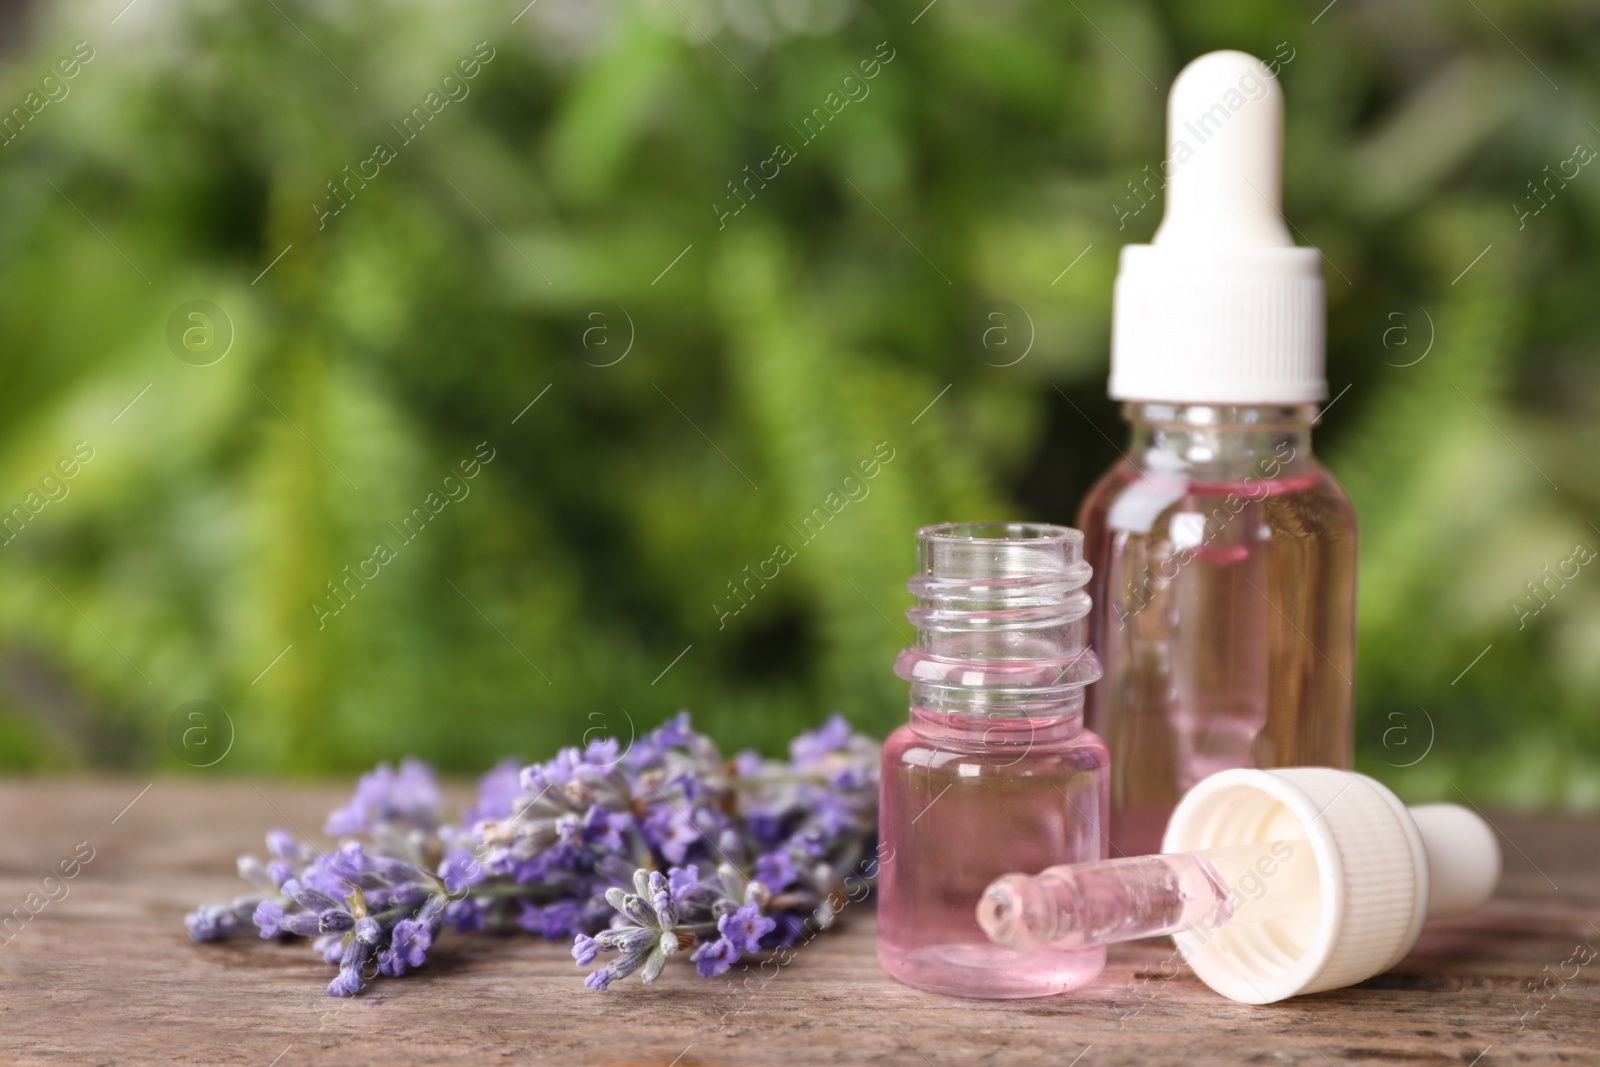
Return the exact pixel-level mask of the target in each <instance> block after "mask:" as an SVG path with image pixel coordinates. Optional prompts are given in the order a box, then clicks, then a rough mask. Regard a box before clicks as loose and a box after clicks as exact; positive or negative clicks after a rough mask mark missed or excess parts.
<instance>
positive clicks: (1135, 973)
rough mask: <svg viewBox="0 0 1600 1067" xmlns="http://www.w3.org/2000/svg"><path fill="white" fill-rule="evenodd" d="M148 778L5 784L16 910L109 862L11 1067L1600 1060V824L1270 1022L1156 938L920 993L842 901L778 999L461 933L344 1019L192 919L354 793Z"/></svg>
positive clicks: (11, 900)
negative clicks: (75, 868) (249, 854)
mask: <svg viewBox="0 0 1600 1067" xmlns="http://www.w3.org/2000/svg"><path fill="white" fill-rule="evenodd" d="M145 786H146V782H145V781H143V780H140V781H115V782H106V781H98V780H97V781H22V782H10V783H4V784H0V826H3V827H4V828H5V830H4V839H3V841H0V916H3V915H4V914H6V913H9V912H10V911H11V909H12V908H15V907H21V906H23V903H24V901H25V899H26V898H27V895H28V894H29V893H30V892H40V893H41V895H42V890H41V884H40V883H41V881H42V880H43V878H44V876H45V875H46V874H47V873H48V872H49V871H50V870H51V869H52V868H53V867H54V866H55V865H56V864H57V863H58V862H59V861H60V860H62V859H64V858H67V857H70V856H71V855H72V854H73V850H74V847H75V846H76V845H77V844H78V843H79V842H85V841H86V842H88V843H89V845H90V846H91V847H92V848H93V849H94V858H93V859H92V860H90V861H89V862H88V864H87V865H85V866H84V868H83V870H82V871H81V873H80V874H79V875H78V876H77V877H76V878H74V879H72V880H71V881H70V882H68V883H66V884H67V886H68V893H67V895H66V896H65V897H64V898H62V899H60V900H58V901H55V902H50V903H48V904H46V905H45V906H44V907H43V909H42V910H41V911H40V912H39V914H38V915H37V916H35V917H34V918H33V919H32V920H31V921H30V922H28V923H27V924H26V926H25V927H23V928H22V929H21V930H20V932H16V933H15V934H14V936H12V937H11V939H10V940H9V941H7V942H5V943H4V944H0V975H3V989H0V1059H3V1061H4V1062H8V1063H20V1064H32V1063H72V1064H80V1063H81V1064H112V1063H184V1064H189V1063H195V1064H200V1063H204V1064H213V1063H217V1064H246V1065H252V1067H269V1065H275V1067H291V1065H294V1064H299V1063H307V1062H330V1063H340V1064H368V1063H372V1064H377V1063H426V1064H484V1063H490V1064H512V1065H515V1064H546V1063H560V1064H630V1065H632V1064H639V1065H654V1067H669V1065H672V1064H676V1065H678V1067H692V1065H697V1064H712V1063H716V1064H722V1063H727V1064H735V1063H737V1064H773V1065H788V1064H797V1063H828V1064H834V1063H837V1064H906V1065H910V1067H944V1065H946V1064H969V1063H981V1064H995V1065H1008V1064H1039V1063H1048V1064H1055V1065H1057V1067H1067V1065H1069V1064H1073V1063H1074V1062H1075V1063H1076V1064H1077V1065H1078V1067H1099V1065H1106V1064H1117V1063H1140V1064H1152V1065H1168V1064H1172V1065H1175V1064H1197V1063H1224V1064H1256V1063H1261V1064H1306V1065H1320V1064H1333V1063H1373V1064H1455V1065H1458V1067H1467V1065H1472V1064H1477V1065H1480V1067H1496V1065H1500V1064H1512V1063H1521V1064H1533V1063H1600V959H1596V960H1595V961H1594V962H1592V963H1589V964H1588V965H1587V966H1584V967H1582V968H1578V967H1576V965H1575V964H1573V963H1568V964H1567V966H1565V967H1563V966H1562V964H1563V962H1564V961H1569V960H1572V959H1573V949H1574V947H1575V946H1577V945H1579V944H1583V943H1587V944H1589V945H1592V946H1594V947H1595V948H1596V949H1600V864H1597V861H1596V857H1597V855H1600V821H1594V820H1584V819H1578V818H1573V817H1560V816H1550V817H1512V816H1504V817H1499V816H1497V817H1495V820H1494V821H1495V822H1496V824H1497V825H1498V827H1499V828H1500V829H1501V830H1502V831H1503V833H1504V834H1505V835H1507V836H1506V837H1505V838H1504V842H1508V843H1506V844H1505V853H1506V858H1507V874H1506V878H1505V881H1504V884H1503V886H1502V889H1501V892H1500V895H1499V897H1498V898H1497V899H1496V900H1495V901H1493V902H1492V903H1491V904H1490V906H1489V907H1488V908H1487V909H1485V910H1484V911H1483V912H1482V913H1480V914H1479V915H1477V916H1473V917H1471V918H1469V919H1464V920H1455V921H1450V922H1444V923H1438V924H1435V925H1433V926H1430V927H1429V929H1428V931H1427V933H1426V934H1425V935H1424V937H1423V939H1422V941H1421V942H1420V943H1419V944H1418V945H1417V947H1416V949H1415V950H1414V951H1413V952H1412V953H1411V955H1410V956H1409V957H1407V958H1406V959H1405V960H1404V961H1403V962H1402V963H1401V964H1400V966H1398V967H1397V968H1395V970H1393V971H1392V972H1390V973H1389V974H1386V975H1383V976H1380V977H1378V978H1375V979H1373V980H1371V981H1369V982H1366V983H1364V984H1363V985H1361V986H1359V987H1356V988H1352V989H1346V990H1341V991H1339V992H1335V993H1327V994H1321V995H1318V996H1313V997H1304V998H1301V999H1299V1000H1295V1001H1291V1002H1289V1003H1287V1004H1280V1005H1272V1006H1268V1007H1248V1006H1245V1005H1241V1004H1234V1003H1232V1002H1230V1001H1227V1000H1224V999H1222V998H1221V997H1218V996H1217V995H1215V994H1213V993H1212V992H1210V991H1209V990H1208V989H1206V988H1205V987H1204V986H1202V985H1200V984H1199V983H1198V982H1197V981H1196V980H1195V979H1194V978H1193V977H1192V976H1191V975H1189V974H1188V973H1187V971H1183V970H1181V969H1178V968H1176V967H1174V966H1172V965H1170V964H1168V963H1166V961H1168V960H1169V959H1170V955H1171V951H1172V950H1171V947H1170V946H1169V945H1165V944H1162V943H1148V944H1139V945H1133V946H1122V947H1121V948H1120V949H1117V950H1113V953H1112V957H1111V963H1110V965H1109V966H1108V967H1107V969H1106V972H1105V974H1104V975H1102V976H1101V978H1100V979H1099V980H1098V981H1097V982H1095V983H1094V984H1093V985H1091V986H1089V987H1088V988H1086V989H1084V990H1081V991H1079V992H1078V993H1076V994H1073V995H1069V996H1065V997H1054V998H1049V999H1044V1000H1032V1001H1012V1002H983V1001H966V1000H956V999H950V998H945V997H939V996H934V995H932V994H927V993H922V992H919V991H918V990H914V989H910V988H907V987H905V986H902V985H898V984H897V983H895V982H892V981H890V980H889V979H888V978H886V977H885V976H884V975H883V973H882V972H881V971H880V970H879V969H878V965H877V961H876V959H875V957H874V954H873V916H872V912H871V909H870V907H860V908H859V909H857V910H856V911H854V913H852V912H851V911H850V910H849V909H847V911H846V914H845V925H844V929H843V930H841V931H838V932H830V933H828V934H826V935H823V936H822V937H819V938H818V939H817V940H816V941H815V942H813V943H812V944H811V945H809V946H807V947H806V948H804V949H803V950H802V951H801V952H800V953H799V954H798V956H797V957H796V959H795V960H794V962H793V963H792V964H791V965H790V966H788V967H785V968H784V969H783V970H782V972H781V973H779V974H777V975H776V976H775V977H771V978H767V979H764V978H763V976H762V975H761V973H760V971H759V970H752V971H751V972H750V974H749V975H748V976H746V975H739V974H737V972H736V973H735V975H734V976H732V978H731V979H729V980H711V981H705V980H701V979H700V978H698V977H697V976H695V975H694V974H693V973H692V971H691V970H690V969H689V968H688V967H687V966H683V965H674V966H673V967H670V968H669V969H668V971H667V973H666V974H665V975H664V976H663V977H662V979H661V981H660V982H658V983H657V984H656V985H655V986H654V987H653V988H650V989H646V988H643V987H642V986H640V985H639V984H638V982H636V981H627V982H622V983H618V984H617V985H616V986H614V987H612V989H611V990H610V991H609V992H607V993H604V994H595V993H590V992H588V991H587V990H586V989H584V988H583V985H582V983H581V981H580V972H579V971H578V970H577V969H576V968H575V967H574V966H573V964H572V960H571V957H570V956H569V955H568V953H567V948H566V946H565V945H560V944H556V945H551V944H546V943H544V942H542V941H538V940H535V939H533V938H529V937H507V938H486V937H458V936H455V935H451V934H446V935H445V937H444V939H443V940H442V943H441V944H440V946H439V947H438V948H437V949H436V950H435V952H434V953H433V954H431V956H430V958H429V962H428V964H427V966H426V968H425V969H424V970H423V971H422V972H420V973H418V974H416V975H415V976H412V977H408V978H405V979H403V980H400V981H389V980H384V981H380V982H378V983H376V984H375V985H374V986H373V987H371V990H370V992H369V993H368V994H365V995H363V996H361V997H359V998H356V999H353V1000H335V999H332V998H329V997H327V996H325V995H324V994H323V987H324V985H325V984H326V982H327V981H328V979H329V978H331V977H332V974H333V971H332V969H331V968H328V967H325V966H324V965H323V964H322V962H321V961H320V960H319V959H317V958H315V957H314V956H313V955H312V954H311V953H310V951H309V949H308V948H307V947H306V946H305V945H303V944H277V943H266V942H261V941H257V940H254V939H251V940H249V941H239V942H234V943H230V944H222V945H202V946H196V945H193V944H191V943H190V942H189V940H188V937H187V936H186V934H185V933H184V930H183V925H182V917H183V913H184V912H185V911H186V910H187V909H188V908H189V907H190V906H192V905H193V904H196V903H199V902H202V901H207V902H211V901H221V900H226V899H229V898H231V897H232V896H234V895H236V894H237V893H239V892H240V891H241V890H242V888H243V883H240V882H239V881H238V880H237V879H236V878H235V877H234V875H233V870H232V867H233V857H234V856H235V855H236V854H237V853H239V852H242V851H255V852H257V853H258V854H259V853H260V851H261V838H262V834H263V833H264V832H265V831H266V830H268V829H270V828H272V827H274V826H288V825H291V824H298V826H300V827H302V828H304V829H306V830H316V829H318V828H320V825H321V821H322V818H323V816H324V814H325V813H326V812H327V811H328V810H329V809H330V808H331V807H332V806H334V805H335V804H337V803H339V802H340V801H342V800H343V799H344V797H345V795H346V793H347V790H346V789H345V788H343V787H338V788H334V787H323V786H306V785H289V784H284V783H273V782H263V783H257V784H251V783H249V782H239V781H228V782H224V783H222V784H212V783H204V782H199V781H195V780H158V781H156V782H155V783H154V784H153V785H152V786H151V787H150V788H149V790H148V791H146V792H143V793H142V794H141V790H144V788H145ZM136 796H137V797H138V799H137V801H136V802H135V803H133V805H132V807H127V805H128V804H129V802H130V801H133V800H134V798H135V797H136ZM125 808H126V810H124V809H125ZM119 813H120V814H119ZM113 819H115V822H113ZM318 840H320V839H318ZM56 893H57V895H59V889H58V890H56ZM1546 968H1548V970H1546ZM769 970H770V968H769ZM1174 971H1177V976H1176V977H1171V978H1169V977H1166V976H1167V975H1171V974H1173V973H1174ZM1574 971H1576V973H1575V975H1574ZM1566 975H1573V977H1571V978H1567V977H1565V976H1566ZM746 977H749V978H750V981H749V983H748V988H745V987H744V983H743V979H745V978H746ZM1547 979H1548V984H1547V986H1546V991H1545V992H1544V993H1543V995H1542V997H1541V998H1539V999H1535V998H1534V997H1533V996H1532V995H1530V994H1529V992H1528V990H1529V987H1530V985H1536V984H1538V983H1540V982H1545V981H1546V980H1547ZM1541 1004H1542V1005H1543V1007H1542V1009H1541V1008H1540V1006H1541ZM1536 1009H1539V1010H1537V1011H1536ZM1086 1049H1087V1051H1085V1050H1086ZM1074 1057H1078V1059H1076V1060H1074Z"/></svg>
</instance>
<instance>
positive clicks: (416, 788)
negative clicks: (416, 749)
mask: <svg viewBox="0 0 1600 1067" xmlns="http://www.w3.org/2000/svg"><path fill="white" fill-rule="evenodd" d="M441 802H442V797H441V796H440V793H439V786H438V783H436V782H435V781H434V779H433V771H432V770H431V769H429V767H428V765H427V764H426V763H423V762H422V761H421V760H416V759H404V760H401V761H400V769H399V770H398V771H397V770H395V769H394V768H393V767H391V766H389V764H387V763H380V764H378V766H377V768H376V769H374V770H372V771H370V772H368V773H366V774H363V775H362V776H361V780H360V781H359V782H357V783H356V791H355V795H354V796H353V797H351V798H350V802H349V803H348V804H346V805H345V806H344V807H342V808H338V809H337V810H335V811H334V813H333V814H332V815H329V816H328V822H327V825H326V826H324V827H323V828H322V832H323V833H325V834H327V835H329V836H330V837H338V836H340V835H342V834H364V833H371V832H372V831H373V829H374V828H375V827H376V826H377V825H379V824H381V823H395V822H399V823H407V824H410V825H411V826H415V827H418V828H420V829H423V830H431V829H433V828H434V827H435V826H437V825H438V824H439V822H440V819H439V808H440V805H441Z"/></svg>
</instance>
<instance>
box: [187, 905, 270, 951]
mask: <svg viewBox="0 0 1600 1067" xmlns="http://www.w3.org/2000/svg"><path fill="white" fill-rule="evenodd" d="M260 904H261V898H260V897H255V896H250V897H239V898H238V899H236V900H235V901H234V902H233V903H232V904H207V905H205V906H203V907H201V908H199V909H197V910H195V911H191V912H190V913H189V914H188V915H185V916H184V917H183V924H184V926H186V927H188V929H189V936H190V937H191V938H193V939H194V940H196V941H220V940H222V939H223V938H225V937H232V936H233V935H234V934H236V933H239V932H240V931H242V930H244V929H245V927H246V924H248V923H249V922H250V917H251V916H252V915H254V914H255V911H256V908H257V907H258V906H259V905H260Z"/></svg>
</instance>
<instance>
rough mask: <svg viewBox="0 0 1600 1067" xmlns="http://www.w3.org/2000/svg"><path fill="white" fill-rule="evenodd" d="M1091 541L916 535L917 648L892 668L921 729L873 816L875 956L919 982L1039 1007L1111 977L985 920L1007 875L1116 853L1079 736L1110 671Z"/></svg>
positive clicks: (888, 770)
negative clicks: (990, 891)
mask: <svg viewBox="0 0 1600 1067" xmlns="http://www.w3.org/2000/svg"><path fill="white" fill-rule="evenodd" d="M1081 544H1082V535H1081V534H1079V533H1078V532H1077V531H1075V530H1066V529H1063V528H1061V527H1049V526H1021V525H1013V526H988V525H985V526H956V527H931V528H929V529H927V530H923V531H921V532H919V534H918V557H919V558H918V572H919V573H918V576H917V577H916V578H914V579H912V582H911V588H912V591H913V592H914V593H916V594H917V597H918V606H917V607H916V608H914V609H912V610H911V611H910V612H909V613H908V617H909V618H910V619H911V621H912V622H913V623H914V624H915V625H916V626H917V630H918V638H917V644H916V645H915V646H913V647H911V648H908V649H906V650H905V651H904V652H902V653H901V656H900V659H899V660H898V661H897V663H896V672H897V673H898V674H900V676H901V677H903V678H906V679H907V680H908V681H910V683H911V699H912V706H911V721H910V723H909V724H907V725H906V726H902V727H900V728H899V729H898V730H896V731H895V732H894V733H893V734H892V735H890V737H889V740H888V741H887V742H886V743H885V745H884V749H883V779H882V781H883V784H882V799H881V807H880V813H879V818H880V827H881V830H880V832H881V834H882V838H883V850H882V855H883V858H882V860H881V861H880V866H879V872H880V874H879V885H878V958H879V960H880V961H881V962H882V964H883V966H884V968H885V970H887V971H888V972H889V973H890V974H891V975H893V976H894V977H895V978H898V979H899V980H901V981H903V982H906V983H908V984H910V985H915V986H919V987H921V988H923V989H928V990H932V991H934V992H938V993H949V994H954V995H958V996H968V997H989V998H1009V997H1033V996H1046V995H1049V994H1053V993H1061V992H1065V991H1067V990H1069V989H1074V988H1077V987H1078V986H1081V985H1083V984H1084V983H1085V982H1088V981H1089V980H1090V979H1092V978H1094V976H1095V975H1097V974H1099V972H1100V970H1101V968H1102V967H1103V966H1104V964H1105V949H1104V948H1103V947H1094V948H1088V949H1084V950H1082V951H1068V952H1062V951H1059V950H1048V949H1047V950H1033V951H1017V950H1013V949H1009V948H1004V947H1002V946H999V945H997V944H995V943H994V942H993V941H991V940H990V939H989V938H988V937H986V936H985V935H984V932H983V930H982V928H981V927H979V925H978V921H977V912H976V908H977V903H978V901H979V899H980V898H981V897H982V896H983V893H984V891H985V889H986V888H987V887H988V885H989V883H990V882H991V881H993V880H994V879H996V878H998V877H1000V876H1002V875H1004V874H1008V873H1010V872H1013V871H1018V870H1023V871H1027V870H1041V869H1044V868H1046V867H1050V866H1053V865H1058V864H1063V863H1075V862H1081V861H1085V860H1094V859H1099V858H1102V857H1103V856H1104V854H1105V840H1106V839H1105V836H1104V834H1103V829H1104V825H1103V821H1104V811H1105V805H1106V789H1107V768H1108V756H1107V753H1106V748H1105V745H1103V744H1102V743H1101V741H1100V739H1099V738H1098V737H1096V736H1095V735H1094V734H1092V733H1090V732H1089V731H1087V730H1085V729H1083V726H1082V708H1083V692H1084V686H1086V685H1088V684H1089V683H1090V682H1092V681H1093V680H1094V679H1095V678H1097V677H1099V666H1098V663H1097V662H1096V660H1095V657H1094V654H1093V653H1092V652H1089V651H1088V649H1087V648H1086V646H1085V645H1084V642H1083V638H1084V630H1085V626H1084V619H1085V616H1086V615H1087V613H1088V609H1089V602H1088V599H1087V597H1086V596H1085V595H1084V593H1083V592H1082V586H1083V584H1084V583H1085V582H1086V581H1087V579H1088V576H1089V571H1088V568H1087V567H1085V566H1084V564H1083V563H1082V561H1081V558H1080V552H1081Z"/></svg>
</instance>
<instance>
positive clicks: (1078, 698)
mask: <svg viewBox="0 0 1600 1067" xmlns="http://www.w3.org/2000/svg"><path fill="white" fill-rule="evenodd" d="M1091 573H1092V572H1091V568H1090V567H1089V564H1088V563H1086V562H1084V559H1083V535H1082V534H1081V533H1079V532H1078V531H1077V530H1069V529H1067V528H1065V527H1061V526H1047V525H1041V524H1031V523H973V524H951V525H945V526H930V527H927V528H925V529H922V530H919V531H918V532H917V573H916V575H915V576H914V577H913V578H912V579H911V581H910V582H909V583H908V585H909V587H910V589H911V592H912V594H913V595H914V596H915V597H916V598H917V603H916V606H915V607H913V608H911V610H909V611H908V612H906V618H908V619H909V620H910V621H911V624H912V625H913V626H915V627H916V628H917V639H916V643H915V644H914V645H912V646H911V647H910V648H907V649H904V650H903V651H902V652H901V653H900V656H899V658H898V659H897V660H896V661H895V673H896V674H898V675H899V676H900V677H901V678H904V679H906V680H907V681H908V682H910V683H911V701H912V705H913V707H914V708H916V709H918V711H919V712H921V713H922V714H924V715H928V714H932V715H940V714H943V715H954V716H958V717H963V718H964V717H973V716H977V717H989V718H998V719H1055V718H1063V717H1070V718H1077V717H1079V716H1081V713H1082V706H1083V687H1084V686H1086V685H1088V684H1089V683H1090V682H1093V681H1094V680H1096V679H1097V678H1099V677H1100V664H1099V661H1098V660H1097V659H1096V658H1095V655H1094V653H1093V652H1092V651H1091V650H1090V649H1089V648H1088V646H1087V645H1086V643H1085V641H1086V627H1085V622H1084V620H1085V619H1086V617H1087V616H1088V614H1089V606H1090V605H1089V596H1088V594H1087V593H1085V592H1084V586H1085V585H1086V584H1087V583H1088V581H1089V577H1090V574H1091ZM914 718H915V717H914Z"/></svg>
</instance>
